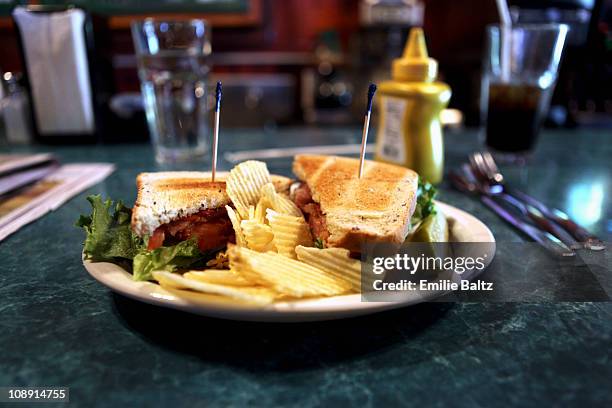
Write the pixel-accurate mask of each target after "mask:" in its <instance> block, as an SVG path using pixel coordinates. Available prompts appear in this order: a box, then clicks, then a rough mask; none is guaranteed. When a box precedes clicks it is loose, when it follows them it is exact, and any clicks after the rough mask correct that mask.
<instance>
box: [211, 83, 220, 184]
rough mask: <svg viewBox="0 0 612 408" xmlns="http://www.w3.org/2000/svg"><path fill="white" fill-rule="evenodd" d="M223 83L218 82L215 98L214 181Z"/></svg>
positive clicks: (213, 177)
mask: <svg viewBox="0 0 612 408" xmlns="http://www.w3.org/2000/svg"><path fill="white" fill-rule="evenodd" d="M221 96H222V93H221V81H219V82H217V90H216V92H215V97H216V98H217V102H216V104H215V128H214V131H213V145H212V181H215V176H216V173H217V148H218V146H219V113H220V111H221Z"/></svg>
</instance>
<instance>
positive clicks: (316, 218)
mask: <svg viewBox="0 0 612 408" xmlns="http://www.w3.org/2000/svg"><path fill="white" fill-rule="evenodd" d="M293 201H294V202H295V205H297V206H298V208H299V209H300V210H302V212H303V213H304V218H306V221H308V225H309V226H310V231H311V232H312V235H313V236H314V237H315V238H319V239H322V240H323V241H327V239H328V238H329V231H328V230H327V223H326V221H325V214H323V211H321V206H320V205H319V204H318V203H315V202H314V200H313V199H312V192H311V191H310V188H308V185H307V184H306V183H302V184H300V186H299V187H298V188H297V189H296V190H295V196H294V199H293Z"/></svg>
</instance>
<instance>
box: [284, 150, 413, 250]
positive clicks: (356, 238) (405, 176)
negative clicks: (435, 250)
mask: <svg viewBox="0 0 612 408" xmlns="http://www.w3.org/2000/svg"><path fill="white" fill-rule="evenodd" d="M358 169H359V160H356V159H349V158H344V157H336V156H311V155H298V156H296V157H295V159H294V161H293V172H294V173H295V175H296V176H297V177H298V178H299V179H300V180H301V181H303V182H305V183H306V184H307V185H308V187H309V188H310V191H311V192H312V198H313V200H314V201H315V202H316V203H318V204H319V205H320V206H321V211H322V212H323V215H324V216H325V220H326V224H327V229H328V231H329V234H330V235H329V238H328V240H327V245H328V246H331V247H341V248H347V249H349V250H351V251H355V252H360V251H361V244H362V243H363V242H364V241H368V242H389V243H395V244H401V243H402V242H403V241H404V239H405V238H406V235H407V234H408V230H409V228H410V217H411V216H412V213H413V212H414V209H415V205H416V196H417V189H418V175H417V173H415V172H414V171H412V170H410V169H406V168H404V167H399V166H394V165H391V164H385V163H379V162H374V161H368V160H366V162H365V164H364V170H363V175H362V178H358Z"/></svg>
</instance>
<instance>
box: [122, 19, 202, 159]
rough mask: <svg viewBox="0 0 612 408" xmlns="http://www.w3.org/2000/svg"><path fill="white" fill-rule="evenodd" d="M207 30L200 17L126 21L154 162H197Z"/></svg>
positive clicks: (200, 142) (200, 141)
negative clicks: (134, 50) (134, 55)
mask: <svg viewBox="0 0 612 408" xmlns="http://www.w3.org/2000/svg"><path fill="white" fill-rule="evenodd" d="M209 31H210V29H209V26H208V25H207V24H206V22H205V21H203V20H195V19H194V20H175V21H166V20H157V19H151V18H147V19H145V20H142V21H134V22H133V23H132V38H133V40H134V47H135V49H136V56H137V58H138V75H139V77H140V86H141V90H142V96H143V100H144V106H145V112H146V117H147V122H148V125H149V132H150V134H151V141H152V143H153V148H154V150H155V158H156V160H157V162H158V163H177V162H189V161H197V160H200V159H202V158H203V157H204V154H205V153H206V151H207V150H208V139H209V138H210V134H209V133H210V132H209V128H208V123H209V115H208V104H207V99H208V98H207V88H206V80H207V77H208V73H209V71H210V66H209V64H208V58H209V56H210V53H211V47H210V32H209Z"/></svg>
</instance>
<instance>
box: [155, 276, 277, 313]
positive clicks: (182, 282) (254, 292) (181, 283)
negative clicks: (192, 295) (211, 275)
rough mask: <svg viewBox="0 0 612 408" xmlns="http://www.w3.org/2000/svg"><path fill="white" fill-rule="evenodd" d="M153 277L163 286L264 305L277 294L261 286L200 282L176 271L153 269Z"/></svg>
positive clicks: (271, 300)
mask: <svg viewBox="0 0 612 408" xmlns="http://www.w3.org/2000/svg"><path fill="white" fill-rule="evenodd" d="M153 277H154V278H155V279H156V280H157V281H158V282H159V284H160V285H161V286H162V287H163V288H168V289H179V290H180V289H188V290H191V291H195V292H200V293H208V294H213V295H221V296H227V297H230V298H233V299H237V300H242V301H244V302H249V303H255V304H260V305H266V304H269V303H272V302H273V301H274V299H275V298H276V296H277V294H276V293H275V292H274V291H273V290H271V289H269V288H262V287H253V286H250V287H236V286H225V285H217V284H213V283H206V282H200V281H197V280H194V279H187V278H184V277H182V276H181V275H179V274H177V273H172V272H164V271H155V272H153Z"/></svg>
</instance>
